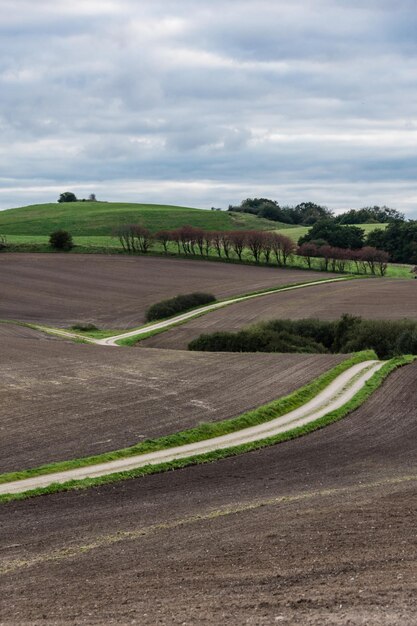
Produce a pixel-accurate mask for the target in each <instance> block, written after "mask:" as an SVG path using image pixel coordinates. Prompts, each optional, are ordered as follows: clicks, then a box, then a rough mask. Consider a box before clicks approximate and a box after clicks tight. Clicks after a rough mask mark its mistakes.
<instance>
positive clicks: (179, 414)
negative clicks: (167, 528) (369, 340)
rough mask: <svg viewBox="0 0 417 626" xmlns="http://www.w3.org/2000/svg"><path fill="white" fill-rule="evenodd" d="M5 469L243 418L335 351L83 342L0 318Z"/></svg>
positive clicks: (312, 374) (1, 464)
mask: <svg viewBox="0 0 417 626" xmlns="http://www.w3.org/2000/svg"><path fill="white" fill-rule="evenodd" d="M0 341H1V345H2V376H1V378H0V424H1V438H0V471H1V472H6V471H12V470H18V469H26V468H28V467H35V466H38V465H40V464H43V463H49V462H52V461H57V460H65V459H72V458H76V457H79V456H86V455H92V454H98V453H100V452H105V451H109V450H117V449H119V448H122V447H125V446H130V445H133V444H135V443H138V442H139V441H141V440H143V439H146V438H153V437H158V436H161V435H166V434H170V433H174V432H177V431H180V430H184V429H186V428H191V427H193V426H197V425H198V424H200V423H202V422H212V421H216V420H223V419H227V418H230V417H235V416H237V415H239V414H241V413H243V412H245V411H247V410H249V409H252V408H256V407H258V406H260V405H261V404H265V403H266V402H269V401H270V400H274V399H276V398H279V397H281V396H283V395H286V394H288V393H290V392H291V391H294V390H295V389H297V388H298V387H301V386H302V385H304V384H306V383H307V382H309V381H310V380H312V379H314V378H316V377H317V376H319V375H320V374H322V373H323V372H325V371H326V370H328V369H330V368H331V367H333V366H334V365H336V364H337V363H339V362H341V361H342V360H343V358H346V357H343V356H340V355H337V356H336V355H335V356H328V355H301V354H299V355H297V354H283V355H276V354H275V355H272V354H269V355H267V354H264V355H261V354H246V355H244V354H227V355H226V354H203V353H195V352H194V353H192V352H183V351H175V352H173V351H172V350H146V349H145V350H143V351H140V352H138V351H137V350H131V349H128V348H124V349H122V348H112V347H104V346H94V345H82V344H81V345H80V344H78V345H77V344H74V343H71V342H68V341H62V340H60V339H53V338H51V339H50V338H48V337H47V336H45V335H43V334H42V333H37V332H36V331H33V330H31V329H28V328H23V327H18V326H17V327H16V326H12V325H10V324H3V325H0Z"/></svg>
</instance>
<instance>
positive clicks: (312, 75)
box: [0, 0, 417, 218]
mask: <svg viewBox="0 0 417 626" xmlns="http://www.w3.org/2000/svg"><path fill="white" fill-rule="evenodd" d="M0 9H1V19H0V138H1V141H0V209H6V208H10V207H15V206H20V205H26V204H32V203H40V202H55V201H56V199H57V198H58V196H59V194H60V193H61V192H63V191H73V192H74V193H76V195H77V196H78V197H87V196H88V195H89V194H90V193H95V194H96V196H97V198H98V199H101V200H108V201H118V200H120V201H131V202H152V203H161V204H176V205H185V206H197V207H202V208H210V207H211V206H216V207H223V208H226V207H227V206H228V204H238V203H240V201H241V200H243V199H244V198H247V197H253V196H258V197H259V196H262V197H269V198H272V199H274V200H277V201H278V202H279V204H280V205H286V204H289V205H294V204H297V203H299V202H306V201H312V202H317V203H320V204H323V205H325V206H327V207H329V208H332V209H335V210H336V211H339V210H342V209H348V208H358V207H362V206H369V205H374V204H378V205H383V204H385V205H388V206H390V207H393V208H397V209H399V210H401V211H403V212H405V213H406V215H407V217H413V218H417V183H416V170H417V35H416V33H417V11H416V2H415V0H395V1H391V0H348V1H347V0H311V1H309V0H288V1H287V0H256V1H254V0H251V1H248V0H228V1H227V2H225V1H224V0H222V1H220V0H193V1H190V0H176V1H175V2H174V1H171V0H135V1H133V0H36V2H34V1H33V0H0Z"/></svg>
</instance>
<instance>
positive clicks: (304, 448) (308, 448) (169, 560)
mask: <svg viewBox="0 0 417 626" xmlns="http://www.w3.org/2000/svg"><path fill="white" fill-rule="evenodd" d="M416 390H417V363H416V364H414V365H411V366H408V367H406V368H403V369H401V370H398V371H397V372H395V373H394V374H393V375H392V376H391V377H390V378H389V379H388V381H387V382H386V383H385V384H384V385H383V387H382V388H381V389H380V390H378V391H377V392H376V393H375V394H374V396H373V397H372V398H371V399H370V400H369V401H368V402H367V403H366V404H365V405H364V406H363V407H361V408H360V409H359V410H357V411H355V412H354V413H352V414H351V415H350V416H349V417H347V418H345V419H344V420H342V421H340V422H338V423H335V424H333V425H331V426H328V427H327V428H325V429H323V430H321V431H317V432H315V433H313V434H311V435H309V436H307V437H303V438H301V439H298V440H295V441H292V442H287V443H284V444H281V445H277V446H274V447H271V448H268V449H264V450H260V451H257V452H253V453H250V454H246V455H242V456H240V457H236V458H231V459H226V460H224V461H221V462H218V463H213V464H209V465H201V466H197V467H193V468H187V469H184V470H181V471H176V472H169V473H166V474H161V475H154V476H148V477H146V478H142V479H138V480H131V481H126V482H124V483H119V484H115V485H112V486H106V487H101V488H98V489H94V490H89V491H82V492H79V493H76V492H71V493H67V494H56V495H54V496H47V497H42V498H36V499H33V500H29V501H24V502H15V503H9V504H8V505H4V506H2V507H1V508H0V516H1V525H2V538H1V545H0V548H1V554H2V557H3V558H2V566H1V567H2V568H3V571H4V572H5V573H4V574H3V576H2V594H1V602H2V604H3V606H2V609H1V615H2V619H3V622H2V623H4V624H6V623H12V624H20V623H36V624H39V623H49V624H61V623H66V624H75V623H76V624H103V623H106V624H116V623H117V624H131V623H137V624H200V623H203V624H275V623H283V624H317V625H318V624H358V625H359V624H360V625H365V624H373V625H374V624H375V625H379V624H385V625H388V624H403V625H404V626H405V625H408V624H415V623H416V622H417V593H416V591H417V563H416V548H417V541H416V530H415V519H416V513H417V510H416V509H417V504H416V503H417V498H416V495H417V421H416V414H417V391H416Z"/></svg>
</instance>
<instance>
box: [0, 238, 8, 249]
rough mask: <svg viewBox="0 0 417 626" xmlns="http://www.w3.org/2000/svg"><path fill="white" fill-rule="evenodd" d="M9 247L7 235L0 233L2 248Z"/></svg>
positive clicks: (0, 245) (0, 247)
mask: <svg viewBox="0 0 417 626" xmlns="http://www.w3.org/2000/svg"><path fill="white" fill-rule="evenodd" d="M6 248H7V239H6V236H5V235H0V250H5V249H6Z"/></svg>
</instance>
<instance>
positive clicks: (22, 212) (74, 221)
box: [0, 202, 287, 236]
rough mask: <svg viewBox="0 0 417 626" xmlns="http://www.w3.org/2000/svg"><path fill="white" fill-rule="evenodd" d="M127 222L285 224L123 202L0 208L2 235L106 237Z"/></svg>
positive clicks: (153, 226) (156, 225) (215, 226)
mask: <svg viewBox="0 0 417 626" xmlns="http://www.w3.org/2000/svg"><path fill="white" fill-rule="evenodd" d="M129 223H140V224H142V225H144V226H146V227H147V228H149V229H150V230H151V231H152V232H156V231H158V230H160V229H162V228H167V229H172V228H177V227H179V226H184V225H185V224H191V225H192V226H198V227H200V228H205V229H208V230H233V229H240V228H242V229H248V228H257V229H263V230H272V229H276V228H286V226H287V225H286V224H280V223H277V222H271V221H269V220H266V219H263V218H258V217H256V216H254V215H250V214H244V213H231V212H230V213H229V212H226V211H207V210H203V209H193V208H189V207H179V206H165V205H159V204H132V203H127V202H126V203H123V202H68V203H62V204H58V203H51V204H34V205H31V206H25V207H20V208H17V209H8V210H6V211H0V234H2V235H48V234H49V233H51V232H52V231H54V230H56V229H57V228H63V229H65V230H68V231H70V232H71V234H72V235H83V236H105V235H107V236H108V235H111V232H112V229H113V228H114V227H115V226H118V225H120V224H129Z"/></svg>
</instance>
